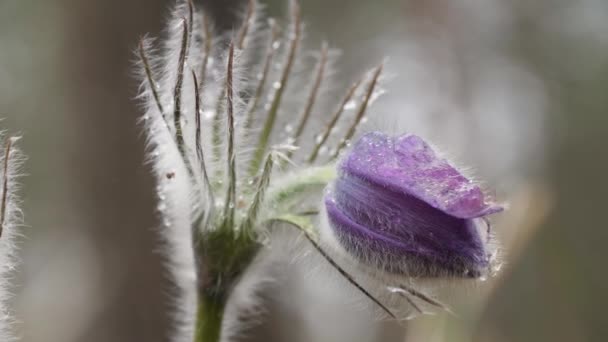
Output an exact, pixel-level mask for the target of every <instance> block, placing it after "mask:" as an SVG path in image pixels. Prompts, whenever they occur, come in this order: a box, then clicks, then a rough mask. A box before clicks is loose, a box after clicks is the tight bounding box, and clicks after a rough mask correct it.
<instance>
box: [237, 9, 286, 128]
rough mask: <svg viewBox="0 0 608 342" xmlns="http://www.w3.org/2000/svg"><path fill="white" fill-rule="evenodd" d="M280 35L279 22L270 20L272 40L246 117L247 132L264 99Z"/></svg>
mask: <svg viewBox="0 0 608 342" xmlns="http://www.w3.org/2000/svg"><path fill="white" fill-rule="evenodd" d="M278 37H279V30H278V28H277V24H276V22H275V21H274V20H272V19H271V20H270V42H269V44H268V48H267V50H266V57H265V58H264V66H263V67H262V73H261V75H260V76H261V77H260V79H259V82H258V85H257V87H256V89H255V94H254V96H253V97H252V99H251V103H250V105H249V109H248V110H247V115H246V117H245V132H249V131H250V130H251V125H252V123H253V115H254V114H255V111H256V110H257V109H258V105H259V104H260V100H261V99H262V95H263V93H264V87H265V86H266V80H267V79H268V73H269V71H270V66H271V65H272V60H273V58H274V55H275V52H276V50H277V48H276V46H275V45H276V42H277V39H278Z"/></svg>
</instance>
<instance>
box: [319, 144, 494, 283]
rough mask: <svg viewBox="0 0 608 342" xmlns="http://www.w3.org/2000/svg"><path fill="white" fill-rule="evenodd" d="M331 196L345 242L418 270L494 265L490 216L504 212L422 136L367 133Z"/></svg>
mask: <svg viewBox="0 0 608 342" xmlns="http://www.w3.org/2000/svg"><path fill="white" fill-rule="evenodd" d="M339 173H340V175H339V177H338V179H337V180H336V181H335V183H334V184H333V188H332V189H331V191H329V192H328V194H327V196H326V198H325V205H326V209H327V214H328V218H329V222H330V226H331V228H332V229H333V231H334V233H335V235H336V236H337V238H338V241H339V242H340V243H341V245H342V246H343V247H344V248H345V249H346V250H347V251H348V252H350V253H352V254H354V255H355V256H356V257H357V258H359V259H361V260H363V261H364V262H367V263H371V264H373V265H376V266H380V267H382V268H383V269H385V270H387V271H389V272H393V273H403V274H408V275H412V276H414V275H415V276H437V275H446V274H449V275H457V276H465V277H478V276H481V275H483V274H484V273H485V271H486V270H487V269H488V267H489V265H490V260H491V257H492V255H491V254H492V253H491V251H490V250H489V249H490V248H489V247H488V238H489V237H488V236H487V235H488V234H487V233H486V231H487V230H488V225H487V223H486V221H485V220H484V217H485V216H487V215H489V214H492V213H496V212H499V211H502V209H503V208H502V207H500V206H498V205H496V204H494V203H492V202H490V201H488V199H487V198H486V196H484V194H483V192H482V190H481V189H480V187H479V186H478V185H477V184H475V183H474V182H472V181H471V180H469V179H468V178H466V177H465V176H463V175H462V174H461V173H460V172H458V170H456V169H455V168H454V167H453V166H452V165H450V164H449V163H448V162H447V161H446V160H445V159H442V158H439V157H438V156H437V155H436V154H435V152H434V151H433V150H432V148H431V147H430V146H429V145H428V144H427V143H426V142H424V140H422V139H421V138H420V137H418V136H415V135H404V136H401V137H389V136H386V135H384V134H382V133H378V132H374V133H368V134H366V135H365V136H363V137H362V138H361V139H360V140H359V141H358V142H357V143H356V144H355V146H354V147H353V148H352V150H351V151H350V153H348V154H347V155H346V157H345V158H344V159H343V161H342V162H341V164H340V168H339Z"/></svg>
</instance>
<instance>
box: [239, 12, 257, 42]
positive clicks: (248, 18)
mask: <svg viewBox="0 0 608 342" xmlns="http://www.w3.org/2000/svg"><path fill="white" fill-rule="evenodd" d="M256 5H257V1H256V0H249V3H248V5H247V14H245V18H244V20H243V25H241V29H240V30H239V33H238V35H237V44H236V46H237V48H238V49H239V50H243V49H244V48H245V40H246V38H247V34H248V33H249V27H250V26H251V22H252V21H253V20H252V19H253V14H254V13H255V8H256Z"/></svg>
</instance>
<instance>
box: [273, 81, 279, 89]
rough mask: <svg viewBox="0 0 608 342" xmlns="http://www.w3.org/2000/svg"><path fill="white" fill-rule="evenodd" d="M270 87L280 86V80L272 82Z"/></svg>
mask: <svg viewBox="0 0 608 342" xmlns="http://www.w3.org/2000/svg"><path fill="white" fill-rule="evenodd" d="M272 87H273V88H274V89H280V88H281V82H279V81H275V82H274V83H272Z"/></svg>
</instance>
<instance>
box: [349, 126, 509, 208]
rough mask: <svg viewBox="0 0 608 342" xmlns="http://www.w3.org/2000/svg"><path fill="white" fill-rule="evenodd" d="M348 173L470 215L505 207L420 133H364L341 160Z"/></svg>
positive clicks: (435, 206) (435, 204)
mask: <svg viewBox="0 0 608 342" xmlns="http://www.w3.org/2000/svg"><path fill="white" fill-rule="evenodd" d="M341 171H342V172H343V173H345V174H347V175H351V176H353V177H357V178H360V179H363V180H367V181H369V182H371V183H374V184H378V185H381V186H383V187H386V188H387V189H390V190H392V191H395V192H398V193H402V194H404V195H408V196H414V197H416V198H418V199H420V200H422V201H424V202H426V203H427V204H429V205H431V206H432V207H434V208H436V209H439V210H441V211H443V212H445V213H446V214H449V215H452V216H455V217H458V218H463V219H470V218H476V217H481V216H485V215H488V214H492V213H496V212H499V211H502V210H503V208H502V207H500V206H498V205H496V204H494V203H491V202H488V201H487V200H486V198H485V196H484V194H483V192H482V190H481V188H480V187H479V186H478V185H477V184H475V183H474V182H472V181H471V180H469V179H467V178H466V177H465V176H463V175H462V174H461V173H460V172H458V171H457V170H456V169H455V168H454V167H453V166H451V165H450V164H449V163H448V162H447V161H446V160H445V159H441V158H439V157H438V156H437V155H436V154H435V152H434V151H433V150H432V149H431V147H430V146H429V145H428V144H427V143H425V142H424V141H423V140H422V139H421V138H420V137H418V136H416V135H404V136H401V137H398V138H393V137H389V136H386V135H384V134H382V133H378V132H372V133H368V134H366V135H364V136H363V137H362V138H361V139H360V140H359V141H358V142H357V143H356V145H355V146H354V147H353V149H352V152H351V153H350V154H349V155H348V156H347V158H346V159H345V160H344V161H343V163H342V164H341Z"/></svg>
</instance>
